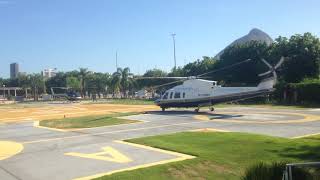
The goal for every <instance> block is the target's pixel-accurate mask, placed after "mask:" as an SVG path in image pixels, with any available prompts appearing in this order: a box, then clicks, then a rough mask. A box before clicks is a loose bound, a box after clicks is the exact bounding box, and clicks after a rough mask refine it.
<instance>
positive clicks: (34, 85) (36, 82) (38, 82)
mask: <svg viewBox="0 0 320 180" xmlns="http://www.w3.org/2000/svg"><path fill="white" fill-rule="evenodd" d="M28 79H29V80H30V84H31V89H32V92H33V98H34V100H35V101H37V100H38V97H39V89H40V88H43V86H44V80H43V77H42V75H41V74H32V75H29V77H28Z"/></svg>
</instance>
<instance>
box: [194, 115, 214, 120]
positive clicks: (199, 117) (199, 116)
mask: <svg viewBox="0 0 320 180" xmlns="http://www.w3.org/2000/svg"><path fill="white" fill-rule="evenodd" d="M193 117H194V118H195V119H198V120H204V121H208V120H210V118H209V116H207V115H195V116H193Z"/></svg>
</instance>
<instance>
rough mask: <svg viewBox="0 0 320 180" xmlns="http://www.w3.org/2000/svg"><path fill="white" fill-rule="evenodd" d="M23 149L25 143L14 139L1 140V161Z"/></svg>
mask: <svg viewBox="0 0 320 180" xmlns="http://www.w3.org/2000/svg"><path fill="white" fill-rule="evenodd" d="M22 150H23V145H22V144H20V143H16V142H12V141H0V161H1V160H4V159H7V158H10V157H12V156H14V155H16V154H18V153H20V152H21V151H22Z"/></svg>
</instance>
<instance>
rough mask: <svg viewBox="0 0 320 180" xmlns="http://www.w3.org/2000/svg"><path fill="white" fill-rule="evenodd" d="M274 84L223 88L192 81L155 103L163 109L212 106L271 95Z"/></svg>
mask: <svg viewBox="0 0 320 180" xmlns="http://www.w3.org/2000/svg"><path fill="white" fill-rule="evenodd" d="M274 83H275V81H274V79H272V78H269V79H266V80H263V81H261V83H260V84H259V85H258V86H256V87H221V86H219V85H217V82H216V81H208V80H203V79H190V80H187V81H184V83H183V84H182V85H179V86H175V87H173V88H172V89H169V90H167V91H166V92H165V93H164V94H163V95H162V97H161V98H160V99H157V100H156V101H155V103H156V104H157V105H158V106H160V107H161V108H171V107H201V106H211V105H214V104H217V103H223V102H230V101H237V100H241V99H248V98H253V97H257V96H263V95H266V94H269V93H271V92H272V91H273V90H274V89H273V85H274Z"/></svg>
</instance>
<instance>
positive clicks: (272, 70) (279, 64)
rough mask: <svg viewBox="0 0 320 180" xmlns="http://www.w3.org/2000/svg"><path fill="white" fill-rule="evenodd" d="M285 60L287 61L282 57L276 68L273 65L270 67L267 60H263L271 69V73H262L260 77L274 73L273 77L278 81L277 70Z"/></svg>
mask: <svg viewBox="0 0 320 180" xmlns="http://www.w3.org/2000/svg"><path fill="white" fill-rule="evenodd" d="M284 60H285V58H284V57H283V56H282V57H281V58H280V60H279V62H278V63H277V64H276V65H275V66H272V65H270V64H269V63H268V62H267V61H266V60H265V59H261V61H262V62H263V63H264V64H265V65H267V66H268V67H269V71H267V72H264V73H261V74H259V75H258V76H260V77H262V76H265V75H268V74H271V73H272V74H273V77H274V78H275V79H277V78H278V76H277V73H276V70H277V69H278V68H279V67H280V66H281V65H282V63H283V62H284Z"/></svg>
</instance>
